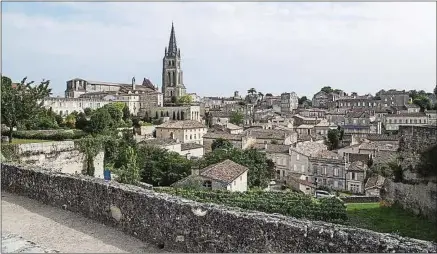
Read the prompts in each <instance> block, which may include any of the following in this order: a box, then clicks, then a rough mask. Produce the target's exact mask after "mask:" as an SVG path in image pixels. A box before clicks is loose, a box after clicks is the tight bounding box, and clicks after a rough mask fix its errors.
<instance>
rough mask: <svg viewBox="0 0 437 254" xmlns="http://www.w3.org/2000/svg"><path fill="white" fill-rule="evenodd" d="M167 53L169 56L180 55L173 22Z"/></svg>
mask: <svg viewBox="0 0 437 254" xmlns="http://www.w3.org/2000/svg"><path fill="white" fill-rule="evenodd" d="M167 53H168V55H169V56H176V55H177V54H178V47H177V46H176V35H175V32H174V26H173V22H171V33H170V41H169V42H168V50H167Z"/></svg>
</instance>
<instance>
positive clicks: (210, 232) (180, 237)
mask: <svg viewBox="0 0 437 254" xmlns="http://www.w3.org/2000/svg"><path fill="white" fill-rule="evenodd" d="M1 181H2V189H4V190H7V191H9V192H13V193H17V194H21V195H26V196H28V197H30V198H33V199H36V200H39V201H41V202H43V203H46V204H50V205H53V206H57V207H63V208H65V209H67V210H70V211H73V212H77V213H81V214H82V215H84V216H86V217H89V218H91V219H95V220H97V221H100V222H103V223H105V224H108V225H112V226H114V227H117V228H119V229H121V230H123V231H124V232H126V233H129V234H131V235H134V236H136V237H138V238H139V239H141V240H144V241H146V242H149V243H152V244H156V245H157V246H160V247H163V248H164V249H167V250H173V251H178V252H373V253H380V252H436V251H437V246H436V244H434V243H430V242H426V241H419V240H414V239H408V238H402V237H399V236H395V235H389V234H381V233H376V232H373V231H369V230H364V229H355V228H349V227H345V226H341V225H335V224H330V223H324V222H315V221H308V220H297V219H294V218H291V217H285V216H280V215H274V214H270V215H268V214H265V213H255V212H244V211H242V210H239V209H236V208H235V209H231V208H227V207H224V206H219V205H213V204H201V203H197V202H194V201H189V200H185V199H182V198H179V197H173V196H170V195H168V194H164V193H155V192H153V191H150V190H145V189H142V188H140V187H135V186H130V185H123V184H118V183H115V182H109V183H106V182H105V181H104V180H102V179H98V178H92V177H87V176H80V175H66V174H60V173H54V172H50V171H45V170H41V169H36V168H26V167H24V166H14V165H2V170H1Z"/></svg>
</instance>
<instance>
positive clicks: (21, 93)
mask: <svg viewBox="0 0 437 254" xmlns="http://www.w3.org/2000/svg"><path fill="white" fill-rule="evenodd" d="M33 83H34V82H33V81H31V82H27V77H26V78H24V79H23V80H22V81H21V82H20V83H19V84H14V85H13V84H12V80H11V79H10V78H8V77H6V76H2V83H1V120H2V123H3V124H6V126H8V127H9V142H12V134H13V129H14V128H15V127H17V126H18V125H20V124H23V123H25V122H26V121H31V120H33V119H35V117H36V116H37V115H38V113H39V112H40V110H41V109H42V106H43V100H44V98H46V97H48V96H50V94H51V89H50V88H49V83H50V81H49V80H47V81H44V80H43V81H42V82H41V83H40V84H39V85H36V86H33Z"/></svg>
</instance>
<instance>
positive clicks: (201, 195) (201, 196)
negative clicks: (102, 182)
mask: <svg viewBox="0 0 437 254" xmlns="http://www.w3.org/2000/svg"><path fill="white" fill-rule="evenodd" d="M154 189H155V190H156V191H158V192H164V193H167V194H171V195H176V196H180V197H183V198H186V199H191V200H194V201H197V202H202V203H216V204H223V205H227V206H231V207H239V208H242V209H246V210H255V211H260V212H265V213H278V214H282V215H286V216H291V217H295V218H306V219H310V220H321V221H328V222H340V221H345V220H347V213H346V206H345V205H344V203H343V202H342V201H341V200H339V199H337V198H329V199H328V198H326V199H320V200H317V199H314V198H312V197H311V196H308V195H303V194H300V193H295V192H287V193H281V192H264V191H248V192H243V193H241V192H229V191H207V190H197V189H178V188H154Z"/></svg>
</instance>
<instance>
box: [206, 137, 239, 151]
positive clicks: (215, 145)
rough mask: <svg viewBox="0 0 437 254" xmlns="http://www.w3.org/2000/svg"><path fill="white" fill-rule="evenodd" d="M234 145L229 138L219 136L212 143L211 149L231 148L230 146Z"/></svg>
mask: <svg viewBox="0 0 437 254" xmlns="http://www.w3.org/2000/svg"><path fill="white" fill-rule="evenodd" d="M233 147H234V146H233V145H232V143H231V142H229V140H226V139H223V138H218V139H216V140H214V141H213V142H212V144H211V150H212V151H214V150H215V149H229V148H233Z"/></svg>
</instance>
